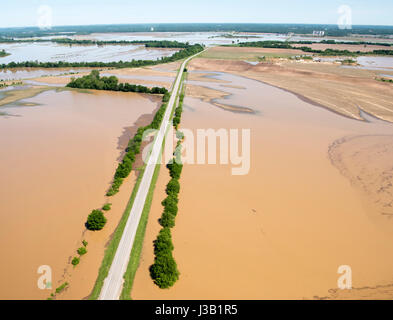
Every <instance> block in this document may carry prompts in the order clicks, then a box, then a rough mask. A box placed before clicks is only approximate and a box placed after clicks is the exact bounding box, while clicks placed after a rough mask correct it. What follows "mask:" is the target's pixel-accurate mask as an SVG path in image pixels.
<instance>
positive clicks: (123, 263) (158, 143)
mask: <svg viewBox="0 0 393 320" xmlns="http://www.w3.org/2000/svg"><path fill="white" fill-rule="evenodd" d="M195 56H196V55H195ZM195 56H192V57H190V58H188V59H187V60H185V61H184V62H183V64H182V65H181V67H180V70H179V73H178V75H177V78H176V82H175V84H174V86H173V90H172V95H171V98H170V100H169V102H168V107H167V109H166V112H165V115H164V118H163V120H162V123H161V127H160V130H159V132H158V133H157V136H156V139H155V142H154V144H153V147H152V151H151V154H150V158H149V160H148V163H147V165H146V168H145V172H144V174H143V177H142V181H141V184H140V185H139V189H138V192H137V194H136V197H135V199H134V204H133V206H132V208H131V213H130V215H129V218H128V220H127V224H126V227H125V229H124V232H123V235H122V238H121V240H120V243H119V246H118V248H117V251H116V254H115V257H114V259H113V262H112V265H111V268H110V270H109V273H108V276H107V277H106V279H105V281H104V285H103V287H102V290H101V293H100V296H99V300H118V299H119V297H120V294H121V291H122V288H123V282H124V279H123V275H124V273H125V272H126V269H127V266H128V262H129V259H130V254H131V250H132V247H133V244H134V240H135V234H136V231H137V229H138V225H139V221H140V218H141V215H142V211H143V207H144V206H145V201H146V197H147V194H148V192H149V188H150V184H151V180H152V177H153V173H154V170H155V167H156V164H157V163H158V159H159V157H160V154H161V150H162V144H163V141H164V137H165V134H166V132H167V128H168V126H169V125H170V124H169V120H170V116H171V113H172V110H173V108H174V106H175V100H176V95H177V92H178V91H179V88H180V84H181V78H182V75H183V72H184V68H185V66H186V64H187V62H188V61H189V60H191V59H192V58H194V57H195Z"/></svg>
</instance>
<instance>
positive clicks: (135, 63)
mask: <svg viewBox="0 0 393 320" xmlns="http://www.w3.org/2000/svg"><path fill="white" fill-rule="evenodd" d="M203 50H204V47H203V46H202V45H200V44H194V45H190V46H188V47H187V48H185V49H183V50H180V51H178V52H175V53H174V54H173V55H171V56H170V57H161V58H159V59H157V60H132V61H113V62H100V61H95V62H66V61H58V62H39V61H24V62H10V63H8V64H0V68H1V69H12V68H139V67H145V66H154V65H158V64H162V63H169V62H174V61H178V60H182V59H185V58H188V57H190V56H193V55H195V54H197V53H199V52H201V51H203Z"/></svg>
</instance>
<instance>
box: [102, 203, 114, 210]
mask: <svg viewBox="0 0 393 320" xmlns="http://www.w3.org/2000/svg"><path fill="white" fill-rule="evenodd" d="M111 208H112V203H105V204H104V206H103V207H102V210H104V211H109V210H110V209H111Z"/></svg>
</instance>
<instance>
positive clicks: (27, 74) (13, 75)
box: [0, 68, 91, 81]
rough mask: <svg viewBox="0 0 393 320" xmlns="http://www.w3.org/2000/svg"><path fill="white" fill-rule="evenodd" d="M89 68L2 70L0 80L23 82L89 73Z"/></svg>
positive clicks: (0, 70)
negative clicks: (24, 80)
mask: <svg viewBox="0 0 393 320" xmlns="http://www.w3.org/2000/svg"><path fill="white" fill-rule="evenodd" d="M90 70H91V69H89V68H79V69H75V68H71V69H66V68H64V69H62V68H57V69H40V68H25V69H0V80H6V81H7V80H8V81H9V80H22V79H31V78H38V77H48V76H59V75H62V74H70V73H71V74H72V73H78V72H89V71H90Z"/></svg>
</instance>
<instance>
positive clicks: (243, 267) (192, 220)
mask: <svg viewBox="0 0 393 320" xmlns="http://www.w3.org/2000/svg"><path fill="white" fill-rule="evenodd" d="M207 62H208V61H207ZM207 66H208V64H207V63H206V64H200V60H195V62H192V63H191V67H192V68H193V69H196V68H198V69H202V68H203V71H204V72H206V71H209V69H208V68H207ZM210 71H216V70H215V69H210ZM236 73H237V74H240V72H236ZM215 78H216V81H209V80H210V79H207V80H208V81H205V82H203V83H202V80H200V81H189V85H190V86H192V85H193V86H198V87H200V88H201V89H200V90H199V92H200V93H201V96H200V97H199V98H202V97H206V96H203V91H204V90H205V88H209V90H215V91H224V92H226V95H227V97H226V98H225V99H222V98H219V99H218V100H214V104H212V103H209V102H208V101H206V99H205V101H201V100H199V99H195V98H197V94H196V93H195V94H196V96H195V98H191V97H188V98H186V101H185V104H186V107H185V111H184V115H183V121H182V127H183V128H187V129H192V130H194V132H196V130H197V129H200V128H205V129H208V128H213V129H215V130H218V129H220V128H227V129H230V128H250V129H251V170H250V172H249V174H247V175H245V176H232V175H231V166H228V165H219V164H218V165H195V164H194V165H191V164H185V166H184V169H183V174H182V178H181V181H180V183H181V191H180V202H179V214H178V216H177V219H176V226H175V228H174V231H173V242H174V245H175V250H174V257H175V259H176V261H177V263H178V267H179V270H180V273H181V274H180V280H179V281H178V282H177V283H176V284H175V286H174V287H173V288H171V289H169V290H160V289H159V288H158V287H157V286H155V285H154V284H153V282H152V280H151V279H150V276H149V267H150V265H151V264H152V263H153V245H152V241H153V240H154V238H155V235H156V234H157V232H158V230H159V225H158V221H157V220H158V218H159V217H160V215H161V212H162V206H161V204H160V202H161V201H162V200H163V199H164V197H165V185H166V183H167V181H168V180H169V177H168V173H167V172H166V170H165V169H164V170H161V171H160V177H159V180H158V185H157V188H156V192H155V197H154V200H153V205H152V211H151V214H150V218H149V223H148V227H147V232H146V234H147V236H146V239H145V243H144V247H143V251H142V259H141V265H140V267H139V269H138V271H137V275H136V278H135V282H134V287H133V291H132V294H131V297H132V298H134V299H303V298H305V299H313V298H326V297H327V296H330V293H329V292H333V291H329V290H331V289H335V288H336V287H337V279H338V276H339V275H338V274H337V269H338V267H339V266H341V265H350V266H351V267H352V270H353V286H354V287H355V288H357V289H359V288H363V287H367V288H368V289H367V290H363V291H362V290H361V289H359V290H360V291H359V290H353V291H352V295H351V292H349V293H346V294H345V296H344V297H346V298H347V297H354V298H359V297H361V296H362V294H366V295H367V294H368V296H369V297H374V298H382V299H384V298H391V297H392V295H391V293H390V291H386V290H384V289H383V288H384V287H379V286H380V285H382V286H383V285H388V286H389V285H391V284H392V283H393V274H392V272H391V270H392V267H393V259H391V258H390V256H391V255H390V252H391V250H392V249H393V247H392V234H391V232H390V230H391V228H392V227H393V226H392V224H391V223H392V222H391V220H390V219H389V216H386V215H382V213H381V212H380V210H379V208H376V207H375V206H373V204H372V203H373V198H370V197H369V196H368V195H367V193H366V194H365V193H364V192H363V191H362V190H360V189H358V188H357V187H353V186H352V185H351V183H350V181H349V180H347V178H346V177H345V176H343V175H342V174H341V172H340V170H338V169H337V167H336V166H334V165H332V162H331V161H332V160H331V159H330V158H329V148H331V146H332V145H334V143H335V141H336V140H339V139H341V138H342V137H346V136H358V135H366V136H368V135H376V134H378V135H384V136H385V138H384V139H385V140H384V141H386V148H390V150H392V147H393V143H392V141H393V126H392V124H390V123H385V122H381V121H378V120H375V119H373V120H370V121H371V122H361V121H357V120H353V119H350V118H346V117H343V116H341V115H338V114H335V113H333V112H330V111H328V110H326V109H323V108H318V107H315V106H314V105H312V104H309V103H307V102H305V101H303V100H301V99H299V98H298V97H297V96H296V95H294V94H292V93H289V92H285V91H283V90H281V89H278V88H275V87H272V86H269V85H266V84H263V83H261V82H258V81H255V80H251V79H247V78H245V77H240V76H238V75H236V76H235V75H233V74H230V73H225V74H218V75H216V76H215ZM217 79H218V80H221V82H220V81H217ZM231 85H232V86H231ZM236 87H238V88H236ZM216 103H219V104H223V105H233V106H236V107H238V108H239V107H247V108H251V109H252V110H254V111H255V112H254V113H253V114H250V113H244V112H243V113H239V112H238V111H237V112H233V110H231V111H232V112H231V111H229V110H225V109H223V108H218V107H217V106H216V105H215V104H216ZM186 141H187V140H186ZM370 150H371V149H370ZM365 154H367V152H366V151H365ZM374 155H375V156H374V158H375V157H379V160H378V161H385V162H386V163H389V159H390V152H386V153H383V154H382V153H380V152H377V153H374ZM371 158H372V157H369V158H367V159H368V161H365V162H362V163H363V164H362V165H363V166H370V165H371V166H372V164H370V160H371ZM382 158H383V159H384V160H380V159H382ZM360 161H362V160H360ZM377 163H378V162H377ZM387 167H389V166H387ZM370 170H371V171H370V172H374V173H375V174H379V171H375V170H374V171H373V169H370ZM356 172H357V171H356ZM368 178H369V176H365V177H363V180H364V181H365V183H368V182H371V181H369V180H367V179H368ZM390 179H391V176H390ZM390 181H391V180H390ZM379 183H380V181H379V179H377V178H375V179H374V181H373V185H374V187H373V188H374V189H373V190H376V189H377V187H376V186H377V185H380V184H379ZM385 183H388V182H386V181H385ZM381 186H382V185H381ZM387 191H388V192H390V191H389V190H387ZM387 196H388V194H387ZM389 212H390V211H389ZM365 235H367V237H366V236H365ZM337 295H338V294H335V297H337Z"/></svg>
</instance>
